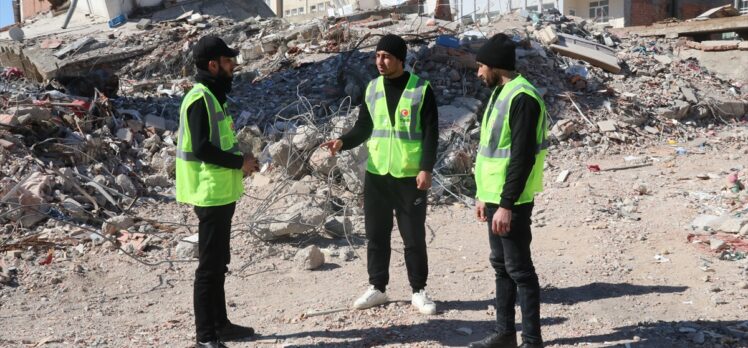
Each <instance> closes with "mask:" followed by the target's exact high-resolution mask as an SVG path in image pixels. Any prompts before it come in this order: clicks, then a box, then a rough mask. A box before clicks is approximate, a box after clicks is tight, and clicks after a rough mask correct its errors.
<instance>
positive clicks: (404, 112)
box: [400, 109, 410, 118]
mask: <svg viewBox="0 0 748 348" xmlns="http://www.w3.org/2000/svg"><path fill="white" fill-rule="evenodd" d="M400 115H401V116H402V117H403V118H408V117H410V111H408V109H402V110H400Z"/></svg>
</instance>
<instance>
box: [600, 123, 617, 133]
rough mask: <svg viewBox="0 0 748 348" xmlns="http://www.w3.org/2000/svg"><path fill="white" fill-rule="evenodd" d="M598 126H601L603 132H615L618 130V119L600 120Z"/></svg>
mask: <svg viewBox="0 0 748 348" xmlns="http://www.w3.org/2000/svg"><path fill="white" fill-rule="evenodd" d="M597 127H598V128H600V132H603V133H608V132H615V131H616V130H617V128H616V121H613V120H606V121H600V122H598V123H597Z"/></svg>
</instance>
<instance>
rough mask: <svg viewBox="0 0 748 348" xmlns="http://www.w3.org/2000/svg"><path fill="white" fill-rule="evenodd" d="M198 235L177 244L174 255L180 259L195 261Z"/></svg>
mask: <svg viewBox="0 0 748 348" xmlns="http://www.w3.org/2000/svg"><path fill="white" fill-rule="evenodd" d="M198 240H199V234H197V233H195V234H193V235H191V236H189V237H186V238H183V239H182V240H180V241H179V243H178V244H177V248H176V250H175V253H176V255H177V257H178V258H180V259H196V258H198V256H199V250H200V249H199V246H198Z"/></svg>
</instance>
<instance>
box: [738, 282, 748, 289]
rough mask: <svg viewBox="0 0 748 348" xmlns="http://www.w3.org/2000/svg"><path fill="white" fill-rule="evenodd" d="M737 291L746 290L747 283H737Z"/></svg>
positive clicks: (747, 287)
mask: <svg viewBox="0 0 748 348" xmlns="http://www.w3.org/2000/svg"><path fill="white" fill-rule="evenodd" d="M737 286H738V289H740V290H747V289H748V282H746V281H740V282H738V285H737Z"/></svg>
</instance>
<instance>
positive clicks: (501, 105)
mask: <svg viewBox="0 0 748 348" xmlns="http://www.w3.org/2000/svg"><path fill="white" fill-rule="evenodd" d="M523 87H525V85H524V84H519V85H516V86H514V88H512V89H510V90H509V92H508V93H507V94H506V95H507V97H506V98H504V99H501V98H499V97H496V99H497V100H496V101H495V102H494V108H495V109H496V110H497V111H498V112H499V114H498V116H497V117H496V120H495V121H494V123H493V125H491V134H490V137H489V138H488V147H489V148H491V149H495V148H498V147H499V140H501V131H502V130H503V128H504V116H505V115H506V114H507V112H508V111H509V110H507V109H508V108H509V103H510V102H511V101H512V95H513V94H514V93H515V92H517V91H518V90H520V89H522V88H523ZM496 103H498V107H497V106H496Z"/></svg>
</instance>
